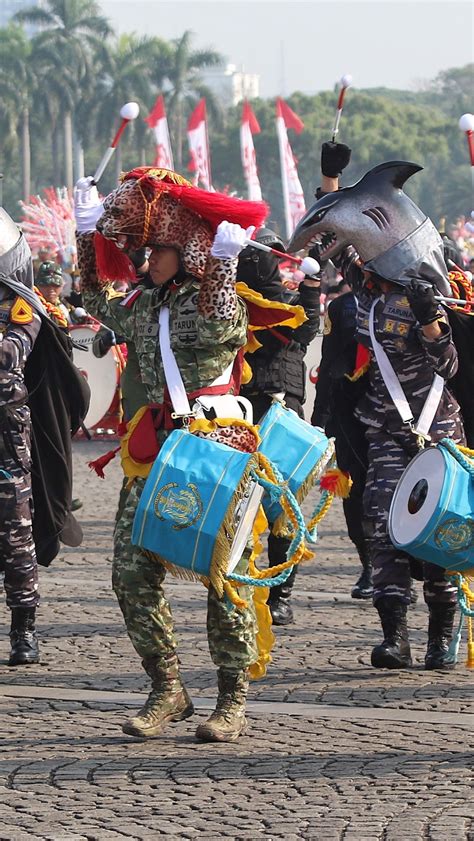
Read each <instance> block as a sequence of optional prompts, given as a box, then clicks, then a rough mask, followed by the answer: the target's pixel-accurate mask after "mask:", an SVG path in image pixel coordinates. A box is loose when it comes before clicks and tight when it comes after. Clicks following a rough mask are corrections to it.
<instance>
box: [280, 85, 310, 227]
mask: <svg viewBox="0 0 474 841" xmlns="http://www.w3.org/2000/svg"><path fill="white" fill-rule="evenodd" d="M276 126H277V134H278V145H279V147H280V165H281V183H282V187H283V204H284V208H285V225H286V236H287V238H288V239H289V238H290V237H291V235H292V233H293V231H294V230H295V228H296V225H297V224H298V222H299V221H300V219H301V217H302V216H304V214H305V213H306V207H305V202H304V193H303V188H302V186H301V184H300V180H299V178H298V171H297V169H296V160H295V157H294V155H293V152H292V149H291V146H290V143H289V141H288V134H287V130H288V129H289V128H292V129H294V130H295V131H296V132H297V134H299V133H300V132H301V131H302V130H303V128H304V124H303V123H302V121H301V120H300V118H299V117H297V115H296V114H295V113H294V111H292V110H291V108H290V107H289V105H287V104H286V102H284V101H283V99H280V98H278V99H277V104H276Z"/></svg>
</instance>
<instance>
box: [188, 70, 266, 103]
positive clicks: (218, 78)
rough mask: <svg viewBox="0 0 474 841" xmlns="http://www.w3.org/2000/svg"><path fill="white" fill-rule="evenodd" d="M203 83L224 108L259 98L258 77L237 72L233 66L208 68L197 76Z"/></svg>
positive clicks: (253, 74)
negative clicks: (245, 100)
mask: <svg viewBox="0 0 474 841" xmlns="http://www.w3.org/2000/svg"><path fill="white" fill-rule="evenodd" d="M199 76H200V78H201V79H202V81H203V83H204V84H205V85H206V87H208V88H209V90H210V91H212V93H213V94H214V95H215V96H216V97H217V99H219V100H220V101H221V102H222V104H223V105H224V106H225V107H229V106H231V105H238V104H239V102H242V101H243V100H244V99H256V98H257V97H258V96H259V88H260V76H259V75H258V74H257V73H245V72H244V70H243V68H242V70H237V67H236V65H235V64H227V65H217V66H216V67H208V68H207V69H206V70H203V71H201V73H200V74H199Z"/></svg>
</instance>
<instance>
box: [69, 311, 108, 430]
mask: <svg viewBox="0 0 474 841" xmlns="http://www.w3.org/2000/svg"><path fill="white" fill-rule="evenodd" d="M96 334H97V329H94V328H93V327H91V326H86V325H84V326H82V325H78V326H73V327H71V338H72V340H73V341H74V342H76V343H77V344H78V345H81V346H82V347H83V348H86V350H78V349H77V348H74V349H73V359H74V364H75V365H76V367H77V368H79V371H80V372H81V374H82V376H83V377H85V379H86V380H87V382H88V383H89V387H90V390H91V402H90V405H89V411H88V412H87V415H86V417H85V419H84V424H85V426H86V427H87V428H89V429H91V428H92V427H93V426H97V424H98V423H100V421H101V420H102V418H103V417H104V415H106V414H107V411H108V410H109V408H110V406H111V405H112V402H113V399H114V397H115V392H116V390H117V388H118V384H119V379H120V371H119V363H118V359H117V355H116V353H115V350H114V348H111V350H109V351H108V353H107V354H106V355H105V356H103V357H102V359H97V357H95V356H94V354H93V353H92V343H93V341H94V339H95V336H96Z"/></svg>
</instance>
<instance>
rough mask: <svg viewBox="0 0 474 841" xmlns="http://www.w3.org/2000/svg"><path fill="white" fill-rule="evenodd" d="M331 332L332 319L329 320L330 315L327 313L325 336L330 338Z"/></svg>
mask: <svg viewBox="0 0 474 841" xmlns="http://www.w3.org/2000/svg"><path fill="white" fill-rule="evenodd" d="M331 330H332V323H331V319H330V318H329V313H326V317H325V319H324V329H323V336H329V334H330V332H331Z"/></svg>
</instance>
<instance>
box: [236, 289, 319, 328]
mask: <svg viewBox="0 0 474 841" xmlns="http://www.w3.org/2000/svg"><path fill="white" fill-rule="evenodd" d="M235 290H236V292H237V295H238V296H239V298H243V300H244V301H250V302H251V303H252V304H254V305H255V306H257V307H261V309H271V310H276V311H278V312H281V316H280V317H279V316H278V315H275V320H274V321H272V322H270V323H269V324H261V325H254V324H250V325H249V329H250V330H252V331H254V330H268V328H269V327H278V325H279V324H281V325H282V326H283V327H293V328H296V327H299V326H300V325H301V324H304V322H305V321H307V320H308V316H307V315H306V313H305V311H304V309H303V307H301V306H300V305H299V304H297V305H296V306H295V305H293V304H285V303H283V301H269V300H268V299H267V298H264V297H263V295H261V293H260V292H256V291H255V290H254V289H250V287H249V286H247V284H246V283H244V282H243V281H239V282H238V283H236V284H235ZM288 313H291V314H292V317H291V318H284V317H283V316H284V315H287V314H288Z"/></svg>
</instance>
